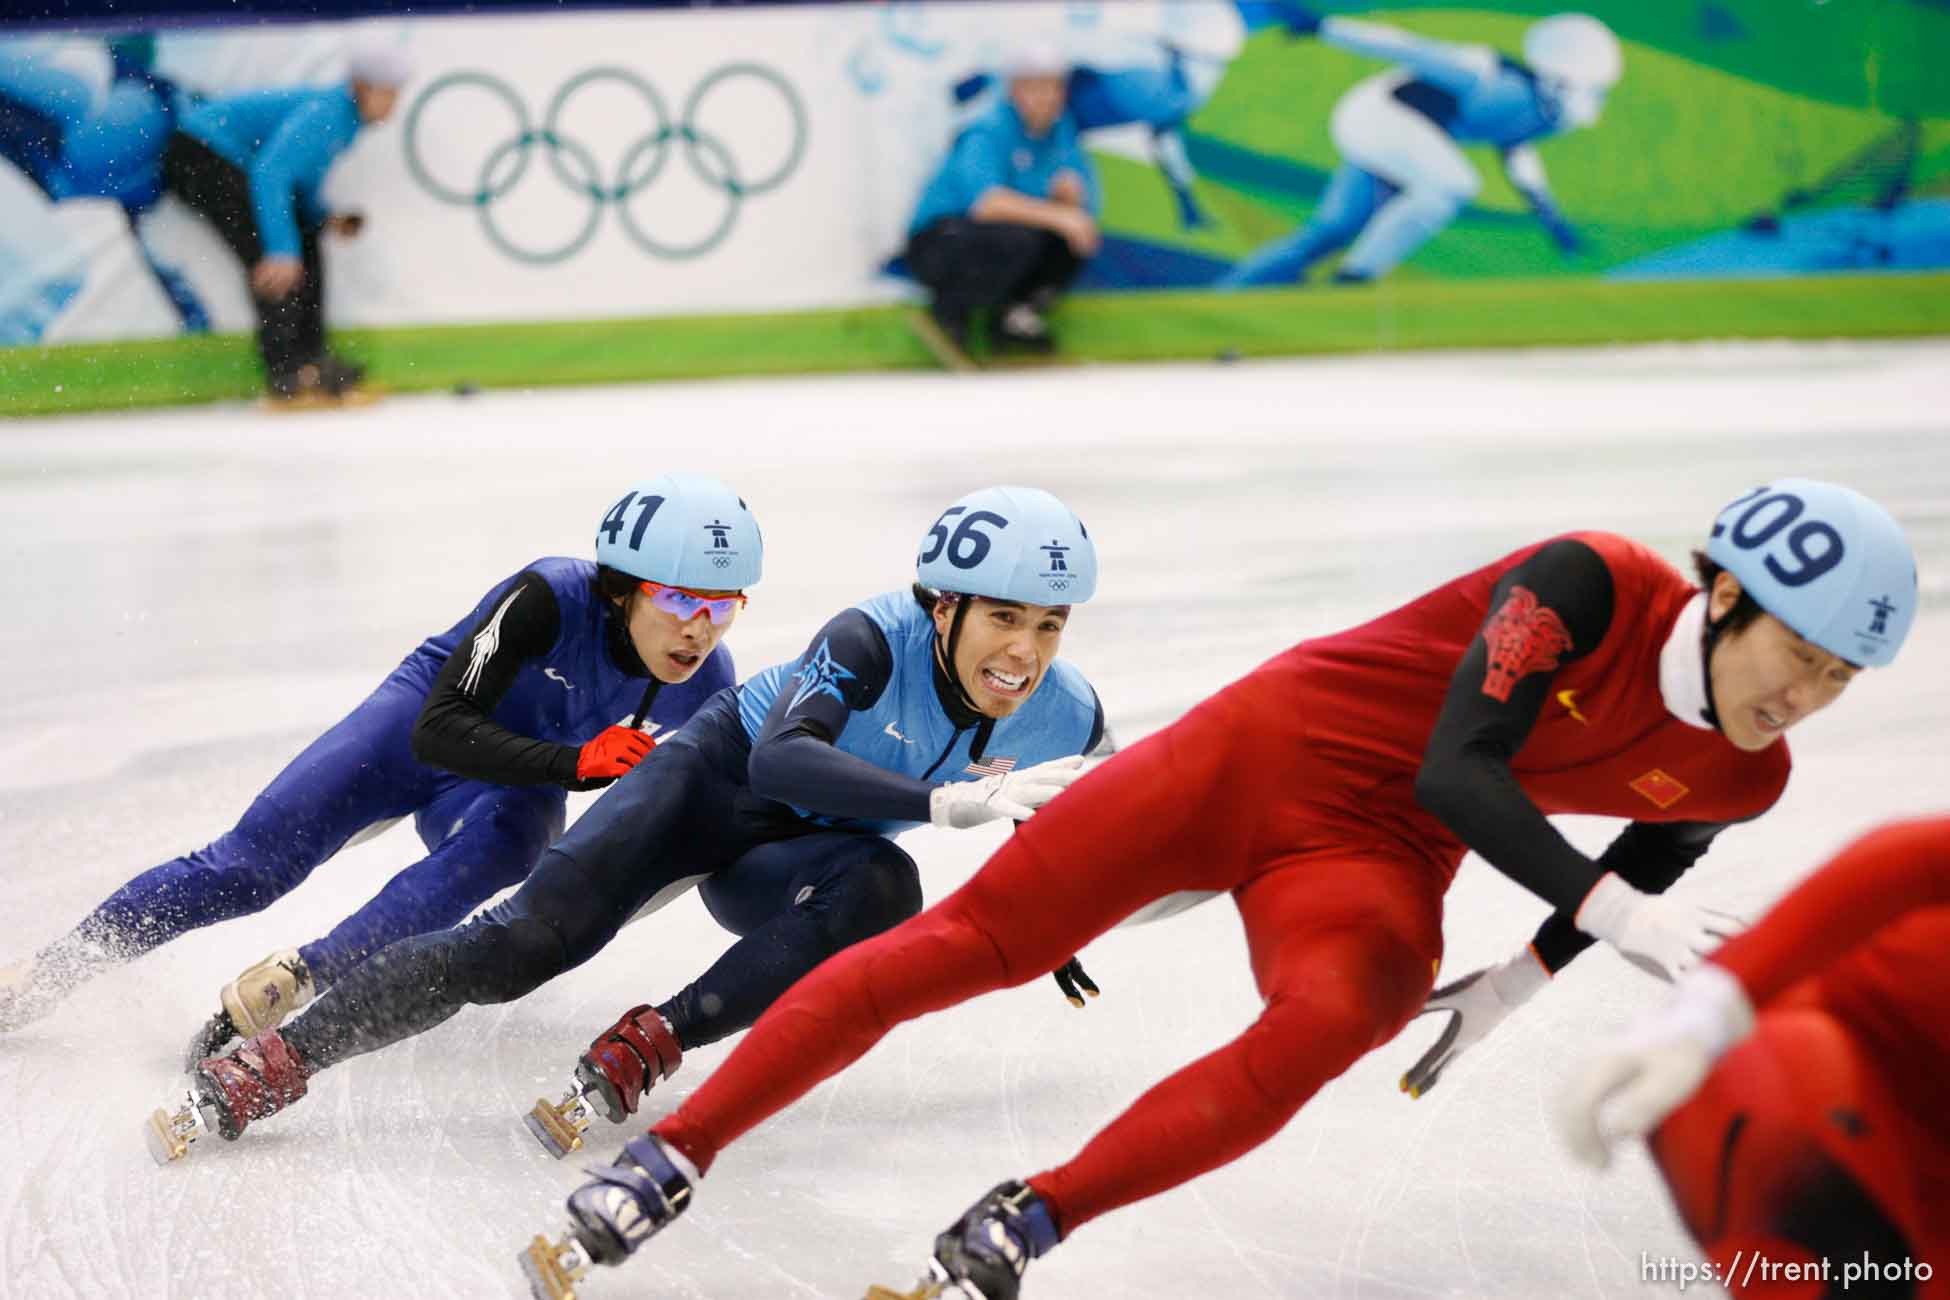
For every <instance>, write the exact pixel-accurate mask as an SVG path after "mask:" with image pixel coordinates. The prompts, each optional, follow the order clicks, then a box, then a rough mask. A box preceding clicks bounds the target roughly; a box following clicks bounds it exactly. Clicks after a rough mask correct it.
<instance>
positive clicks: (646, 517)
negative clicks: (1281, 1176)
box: [596, 492, 664, 551]
mask: <svg viewBox="0 0 1950 1300" xmlns="http://www.w3.org/2000/svg"><path fill="white" fill-rule="evenodd" d="M632 503H635V505H636V508H637V511H638V514H637V517H636V527H635V528H632V529H631V530H630V549H631V550H633V551H637V550H641V549H643V530H644V529H646V528H648V527H649V526H650V520H651V517H652V516H654V515H655V514H656V513H657V507H659V506H661V505H662V504H663V503H664V499H663V498H662V497H657V496H644V497H639V496H637V494H636V493H634V492H628V493H625V494H624V496H623V499H622V500H621V501H618V502H617V503H616V504H615V505H613V506H611V507H610V509H609V513H608V514H606V515H604V516H603V522H602V523H600V524H598V525H596V531H597V532H599V533H601V534H603V540H604V541H606V542H608V543H609V544H610V545H611V546H614V545H616V535H617V534H618V533H620V532H622V531H623V529H624V527H625V526H626V525H627V524H628V522H629V510H630V506H631V504H632Z"/></svg>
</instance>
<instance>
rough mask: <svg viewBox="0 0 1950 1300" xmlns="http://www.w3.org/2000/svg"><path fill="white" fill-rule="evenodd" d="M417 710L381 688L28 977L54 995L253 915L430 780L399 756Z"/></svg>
mask: <svg viewBox="0 0 1950 1300" xmlns="http://www.w3.org/2000/svg"><path fill="white" fill-rule="evenodd" d="M418 710H419V696H418V695H417V694H415V693H414V692H412V691H411V690H408V689H406V688H403V687H399V686H395V685H394V684H392V683H390V682H389V683H387V684H385V685H382V686H381V687H380V688H379V690H377V691H375V692H374V693H373V694H372V695H371V696H370V697H369V698H368V699H367V700H366V701H365V702H364V703H363V704H361V705H360V706H359V707H358V708H357V709H355V710H353V712H352V713H351V714H349V715H347V716H346V717H345V718H344V719H343V720H342V721H340V722H339V723H338V724H337V725H336V726H334V727H332V728H331V730H329V731H327V732H326V733H325V734H324V735H322V736H320V737H319V738H318V739H317V740H315V741H313V742H312V743H311V744H310V745H308V746H307V747H306V748H305V750H304V751H303V752H302V753H300V754H299V755H298V757H296V758H295V759H293V760H292V761H291V762H290V764H288V765H287V766H286V767H285V769H284V770H283V771H282V772H280V773H279V774H278V775H277V777H276V778H274V779H273V780H272V782H271V784H270V785H268V786H266V787H265V788H264V791H263V793H261V794H259V795H258V796H257V798H256V799H254V800H253V801H252V802H251V805H250V807H249V808H247V809H245V811H244V815H243V817H242V818H241V819H239V821H238V823H237V825H236V826H235V827H233V828H232V829H231V830H230V831H228V832H227V833H225V834H224V835H221V836H219V837H218V838H217V839H215V840H214V841H212V842H211V843H210V844H209V845H207V846H205V847H204V848H201V849H198V850H197V851H195V852H194V853H189V854H185V855H184V856H183V857H180V858H176V859H174V860H172V861H170V862H166V863H164V864H162V865H161V866H159V867H153V868H151V869H150V870H148V871H145V872H143V873H142V874H141V875H139V876H137V877H136V878H135V879H133V880H131V881H129V883H128V884H126V885H123V886H122V887H121V888H120V889H118V890H116V891H115V892H114V893H113V894H111V895H110V896H109V897H108V898H107V899H106V900H104V901H103V902H102V903H101V905H100V906H98V907H97V908H96V909H95V910H94V911H93V912H91V913H90V914H89V915H88V916H87V917H86V918H84V919H83V920H82V922H81V923H80V924H79V925H77V926H76V927H75V929H74V930H73V931H71V932H70V933H69V934H68V935H67V936H65V937H64V938H62V939H60V940H57V941H56V942H55V943H54V944H52V945H50V946H49V947H48V948H46V949H44V950H43V951H42V952H41V953H40V954H39V956H38V957H37V958H36V968H37V977H39V978H44V979H46V980H50V981H54V982H55V983H57V984H61V985H62V986H63V987H62V989H61V991H63V992H65V991H66V989H67V988H71V987H72V986H73V985H74V984H76V983H79V982H80V981H81V980H82V979H85V978H86V977H87V976H88V975H90V974H93V973H95V972H96V971H99V970H100V969H103V968H104V967H105V966H107V965H112V964H116V963H119V962H123V961H129V960H133V959H134V958H135V957H138V956H140V955H141V954H143V953H145V952H148V951H149V950H150V949H152V948H155V947H157V946H159V945H161V944H164V943H167V942H169V941H170V940H171V939H174V938H176V937H177V936H179V935H182V934H184V933H187V932H188V931H190V930H194V929H198V928H200V927H202V926H206V925H214V924H216V923H217V922H219V921H227V920H229V919H231V918H232V917H237V916H244V915H247V914H249V913H252V912H257V911H261V910H262V909H264V908H265V907H268V906H270V904H271V903H273V902H274V901H276V900H277V899H279V898H281V897H283V896H284V895H285V894H287V893H289V892H290V891H291V890H292V889H294V888H296V887H297V886H298V884H299V883H300V882H302V881H303V880H304V879H305V878H306V876H308V875H309V874H310V873H311V871H312V869H313V868H315V867H316V866H318V864H319V863H321V862H324V861H325V860H326V859H327V858H329V857H331V856H332V855H333V854H334V853H337V852H338V851H339V849H340V848H341V847H342V846H343V845H344V844H345V842H346V841H347V840H348V839H350V838H351V837H352V836H353V835H355V834H356V833H358V832H359V831H361V830H363V829H364V828H366V827H367V826H370V825H372V824H373V823H374V822H379V821H384V820H386V819H388V818H391V817H398V816H400V815H402V814H404V813H406V812H408V811H410V810H411V809H412V808H413V807H415V806H416V805H417V804H418V803H419V802H421V801H422V800H424V799H425V798H426V797H427V796H428V795H429V794H430V793H431V787H432V780H433V774H432V772H431V770H430V769H428V768H425V767H424V766H422V765H420V764H419V763H417V762H415V761H414V760H413V757H412V754H411V753H410V751H409V749H408V744H407V736H408V734H409V732H410V729H411V727H412V721H413V718H414V716H416V714H417V713H418ZM41 971H45V972H46V973H45V975H44V976H40V975H39V972H41Z"/></svg>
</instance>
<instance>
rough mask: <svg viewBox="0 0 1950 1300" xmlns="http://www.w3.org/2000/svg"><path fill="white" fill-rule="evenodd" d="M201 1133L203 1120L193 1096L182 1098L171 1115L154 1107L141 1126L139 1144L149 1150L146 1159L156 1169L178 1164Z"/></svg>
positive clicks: (167, 1111)
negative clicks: (153, 1162)
mask: <svg viewBox="0 0 1950 1300" xmlns="http://www.w3.org/2000/svg"><path fill="white" fill-rule="evenodd" d="M203 1133H204V1127H203V1117H202V1116H201V1115H200V1114H198V1113H197V1109H196V1098H195V1097H193V1096H186V1097H184V1099H183V1104H182V1106H181V1107H179V1108H178V1109H176V1110H173V1111H169V1110H164V1109H163V1108H162V1107H160V1106H158V1107H156V1109H155V1110H154V1111H152V1112H150V1115H149V1119H148V1121H147V1122H146V1123H144V1124H143V1126H142V1140H143V1142H144V1143H145V1144H147V1146H148V1148H149V1158H150V1159H151V1160H154V1161H155V1162H156V1163H157V1164H158V1165H169V1164H173V1163H175V1162H176V1161H178V1160H181V1159H182V1158H183V1156H184V1153H186V1152H187V1151H188V1150H189V1149H190V1143H192V1142H194V1141H196V1140H197V1138H199V1137H201V1136H202V1135H203Z"/></svg>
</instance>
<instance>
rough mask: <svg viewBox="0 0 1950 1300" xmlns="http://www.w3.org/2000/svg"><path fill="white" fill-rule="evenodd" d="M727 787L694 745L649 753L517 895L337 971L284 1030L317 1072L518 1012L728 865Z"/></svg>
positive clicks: (548, 855)
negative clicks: (444, 1026)
mask: <svg viewBox="0 0 1950 1300" xmlns="http://www.w3.org/2000/svg"><path fill="white" fill-rule="evenodd" d="M732 793H733V789H732V787H730V786H729V785H727V784H726V783H725V782H723V781H722V780H721V779H720V778H719V777H718V776H717V774H716V773H715V772H714V771H713V770H712V764H711V762H710V761H709V760H708V759H707V758H706V757H705V756H704V755H703V754H702V753H701V751H700V750H698V749H697V748H695V747H692V746H688V745H679V744H675V743H672V744H667V745H662V746H659V747H658V748H657V749H655V750H653V751H652V752H651V754H650V757H648V758H646V759H645V760H644V761H643V762H641V763H639V764H637V766H636V767H634V768H632V769H631V770H630V772H629V773H628V774H627V775H625V776H624V777H623V778H622V779H621V780H619V781H617V782H616V784H615V785H612V786H611V787H609V789H608V790H606V791H604V793H603V796H602V797H601V798H600V799H598V800H597V801H596V802H595V803H594V804H593V805H592V806H591V807H590V808H589V809H588V810H587V811H586V812H585V813H583V815H582V817H581V818H579V819H578V820H577V822H576V824H575V826H573V827H572V828H571V829H570V830H569V832H568V834H567V835H565V836H564V837H563V838H562V840H561V842H560V843H558V844H557V845H556V846H555V847H554V848H551V849H549V850H548V851H547V852H545V853H544V854H543V855H542V860H541V862H540V863H539V864H538V865H537V866H536V868H535V870H534V871H533V872H531V873H530V874H529V876H528V878H527V879H526V880H525V881H523V882H522V885H521V888H520V889H519V890H517V891H516V892H515V894H514V896H513V897H512V898H509V899H508V900H506V901H505V902H503V903H500V904H497V905H496V906H495V907H493V908H491V909H489V910H488V911H487V912H486V913H484V914H482V915H481V916H478V917H475V918H474V919H473V920H471V921H469V922H468V923H467V924H465V925H462V926H459V927H457V928H455V929H452V930H441V931H438V932H436V933H433V934H423V935H420V936H418V937H416V938H412V939H404V940H401V941H400V942H398V943H395V944H392V945H391V946H389V947H386V948H383V949H381V950H380V951H379V952H377V953H375V954H373V955H372V956H371V957H369V958H367V959H366V960H365V961H363V962H361V963H360V964H359V965H357V966H354V967H353V968H352V969H351V970H349V971H347V972H345V973H344V974H343V975H342V976H341V977H340V979H339V982H338V984H337V985H336V986H335V987H334V988H333V989H332V990H331V991H330V992H328V993H326V994H325V995H323V996H322V997H320V998H319V999H318V1001H316V1002H314V1003H313V1004H312V1005H311V1007H310V1008H309V1009H308V1010H307V1011H305V1012H304V1013H303V1014H302V1015H300V1016H299V1017H298V1018H297V1019H296V1020H295V1021H293V1022H292V1024H291V1026H290V1027H289V1028H288V1029H286V1030H285V1031H284V1037H285V1039H286V1041H288V1042H289V1043H290V1044H291V1046H292V1048H293V1049H295V1050H296V1051H297V1052H298V1055H299V1056H300V1058H301V1059H303V1060H304V1062H305V1064H306V1066H307V1067H308V1069H309V1070H310V1071H311V1072H314V1073H315V1072H316V1071H318V1070H321V1069H325V1068H328V1067H329V1066H332V1065H335V1064H337V1063H338V1062H340V1061H343V1060H346V1059H348V1058H350V1057H353V1056H359V1055H362V1054H364V1053H366V1052H371V1051H376V1050H377V1049H379V1048H381V1047H385V1046H388V1045H389V1044H392V1043H396V1042H399V1041H401V1040H402V1039H406V1038H411V1037H413V1036H414V1035H416V1034H421V1033H424V1032H426V1031H427V1030H429V1029H431V1028H433V1027H434V1026H435V1025H438V1024H440V1023H441V1022H443V1021H445V1020H447V1019H448V1018H449V1017H451V1016H452V1015H453V1014H454V1013H455V1012H457V1011H459V1010H460V1009H461V1008H462V1007H464V1006H467V1005H469V1004H470V1003H476V1004H492V1003H500V1002H512V1001H514V1000H515V999H517V998H521V997H524V996H526V995H527V994H528V993H530V992H532V991H533V990H535V989H537V988H539V987H541V985H543V984H544V983H546V982H548V981H549V980H551V979H553V978H555V977H556V976H557V975H560V974H561V973H562V972H563V971H566V970H569V969H571V968H573V967H575V966H579V965H581V964H582V963H583V962H585V961H588V960H589V959H590V958H591V957H593V956H595V955H596V953H598V952H600V951H601V950H602V948H603V946H604V945H605V944H607V943H608V942H609V941H610V939H611V938H612V937H614V935H615V934H616V932H617V930H618V929H620V928H621V927H622V926H623V924H624V922H626V921H628V920H629V919H630V917H631V915H632V914H633V913H635V911H636V910H637V908H638V907H640V906H642V904H643V903H644V902H646V901H647V900H649V899H650V898H651V897H653V896H654V895H656V894H657V893H658V892H659V891H661V890H663V889H665V888H666V887H667V886H669V885H671V884H672V883H674V882H675V881H678V880H681V879H684V878H686V877H689V876H695V875H702V874H706V873H708V872H709V871H710V870H711V869H712V867H714V866H717V865H719V864H720V863H721V862H722V861H724V860H725V859H726V858H727V857H729V856H730V855H729V854H728V853H726V852H725V836H726V831H725V829H724V828H725V827H726V826H727V825H729V823H730V820H731V818H730V809H731V796H732Z"/></svg>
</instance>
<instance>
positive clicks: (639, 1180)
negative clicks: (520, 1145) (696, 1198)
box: [520, 1133, 697, 1300]
mask: <svg viewBox="0 0 1950 1300" xmlns="http://www.w3.org/2000/svg"><path fill="white" fill-rule="evenodd" d="M589 1172H590V1173H591V1174H593V1175H595V1181H594V1182H588V1183H584V1184H583V1185H582V1186H580V1187H578V1188H576V1189H575V1191H573V1192H571V1193H569V1230H568V1231H567V1232H566V1233H564V1234H563V1235H562V1237H561V1239H560V1240H559V1241H550V1240H549V1239H548V1238H547V1237H544V1236H539V1235H538V1236H537V1237H536V1238H535V1240H534V1241H532V1242H530V1243H529V1245H528V1249H527V1250H524V1251H523V1252H522V1253H521V1256H520V1259H521V1268H522V1272H523V1273H525V1274H527V1276H528V1289H529V1292H530V1294H532V1295H533V1296H534V1297H535V1300H575V1294H576V1293H575V1284H576V1283H577V1282H578V1281H579V1280H580V1279H581V1278H582V1277H583V1276H584V1275H585V1274H587V1273H588V1272H589V1270H590V1268H591V1267H592V1266H594V1265H596V1264H608V1265H612V1266H613V1265H616V1264H621V1263H622V1262H623V1261H624V1260H626V1259H628V1258H629V1257H630V1254H631V1252H632V1251H634V1250H635V1249H636V1248H637V1247H638V1246H641V1245H642V1244H643V1243H644V1242H646V1241H648V1240H650V1238H652V1237H654V1236H656V1235H657V1234H658V1233H659V1232H661V1231H663V1229H664V1228H665V1227H666V1226H667V1225H668V1224H669V1223H670V1221H671V1220H672V1219H675V1218H676V1217H677V1216H678V1215H680V1214H682V1213H683V1212H684V1207H685V1206H687V1205H689V1204H690V1203H691V1189H692V1187H693V1186H695V1185H696V1183H697V1170H696V1169H695V1168H694V1167H693V1166H692V1165H691V1162H690V1161H689V1160H686V1159H685V1158H684V1156H683V1154H682V1153H681V1152H679V1151H677V1150H675V1149H673V1148H671V1147H667V1146H665V1145H664V1144H663V1143H662V1142H660V1141H659V1140H658V1139H656V1138H655V1137H653V1136H651V1135H650V1134H648V1133H646V1134H644V1135H643V1136H642V1137H640V1138H636V1139H634V1140H633V1141H631V1142H629V1143H627V1144H626V1145H625V1146H624V1147H623V1153H622V1154H621V1155H619V1156H617V1157H616V1163H614V1164H611V1165H605V1166H599V1167H596V1168H592V1169H590V1170H589Z"/></svg>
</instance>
